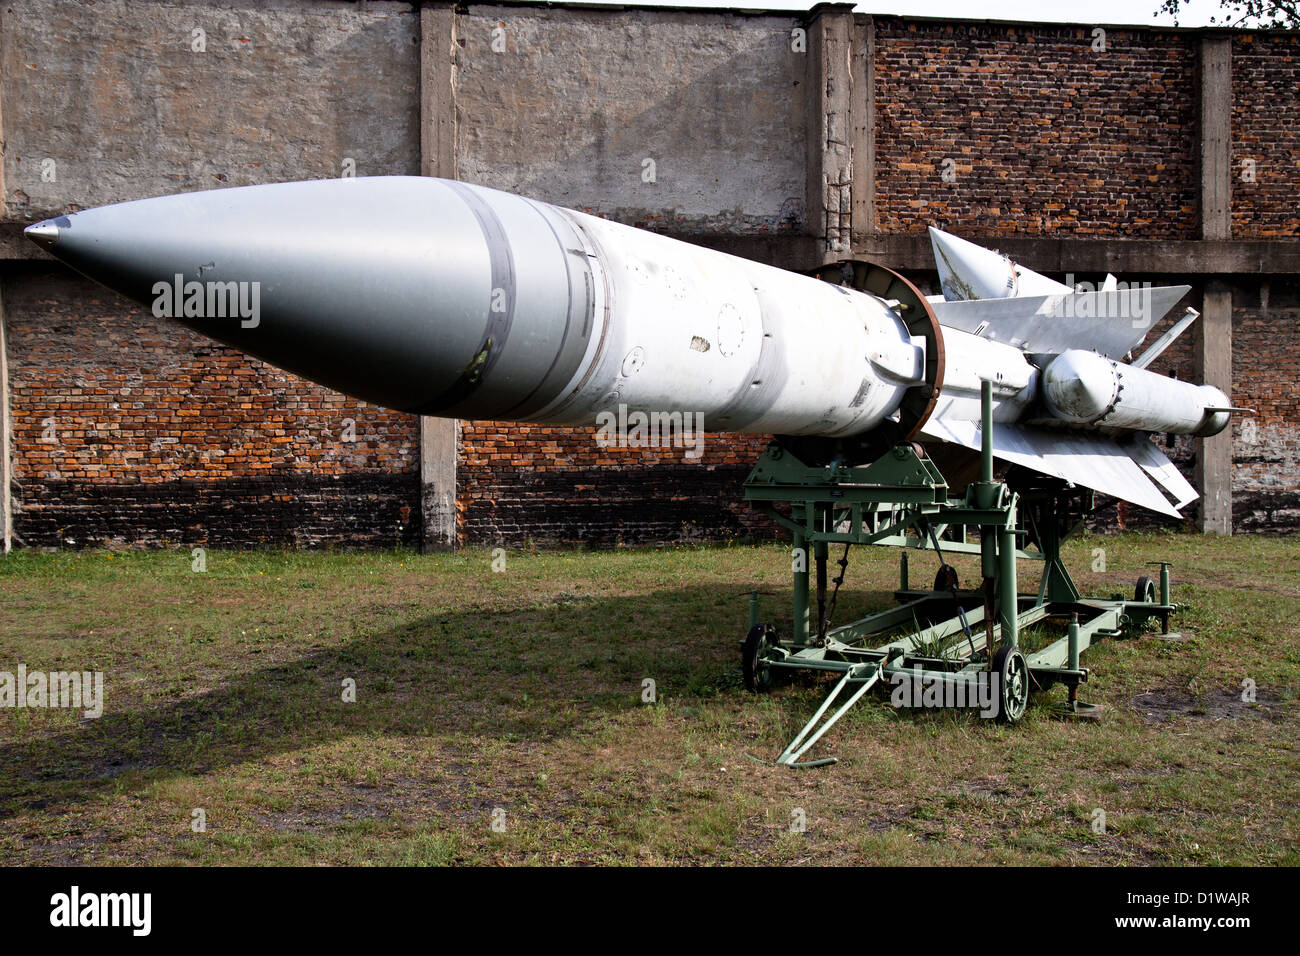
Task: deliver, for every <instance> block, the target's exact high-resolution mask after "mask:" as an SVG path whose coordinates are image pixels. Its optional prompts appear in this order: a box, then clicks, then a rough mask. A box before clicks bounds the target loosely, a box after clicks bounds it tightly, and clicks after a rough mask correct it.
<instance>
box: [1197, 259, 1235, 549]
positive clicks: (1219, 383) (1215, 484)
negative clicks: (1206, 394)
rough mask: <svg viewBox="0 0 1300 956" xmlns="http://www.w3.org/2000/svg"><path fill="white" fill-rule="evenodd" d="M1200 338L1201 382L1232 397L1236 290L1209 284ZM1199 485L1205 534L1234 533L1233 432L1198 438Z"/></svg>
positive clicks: (1211, 282) (1225, 285) (1199, 331)
mask: <svg viewBox="0 0 1300 956" xmlns="http://www.w3.org/2000/svg"><path fill="white" fill-rule="evenodd" d="M1197 325H1198V326H1199V329H1198V332H1197V335H1196V371H1197V380H1198V381H1202V382H1205V383H1206V384H1207V385H1214V386H1216V387H1217V388H1221V389H1223V393H1224V394H1225V395H1227V396H1228V398H1229V400H1231V398H1232V289H1231V288H1229V287H1228V285H1227V284H1226V283H1224V282H1221V281H1219V280H1217V279H1213V280H1211V281H1210V282H1208V283H1206V286H1205V292H1204V296H1203V302H1202V305H1201V318H1200V321H1198V322H1197ZM1197 443H1198V444H1199V445H1200V448H1199V449H1198V450H1197V455H1196V486H1197V488H1198V489H1199V490H1200V492H1201V500H1200V502H1199V504H1200V520H1199V525H1200V529H1201V531H1203V532H1204V533H1206V534H1221V535H1230V534H1232V429H1231V428H1226V429H1224V430H1223V431H1221V432H1219V434H1217V435H1215V436H1214V437H1213V438H1198V439H1197Z"/></svg>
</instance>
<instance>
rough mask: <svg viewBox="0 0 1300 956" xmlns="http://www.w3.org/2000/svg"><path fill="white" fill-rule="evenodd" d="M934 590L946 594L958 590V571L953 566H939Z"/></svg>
mask: <svg viewBox="0 0 1300 956" xmlns="http://www.w3.org/2000/svg"><path fill="white" fill-rule="evenodd" d="M934 589H935V590H936V591H943V592H945V593H946V592H948V591H955V590H957V569H956V568H954V567H953V566H952V565H951V564H941V565H939V570H938V572H937V573H936V574H935V576H934Z"/></svg>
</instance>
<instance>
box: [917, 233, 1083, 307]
mask: <svg viewBox="0 0 1300 956" xmlns="http://www.w3.org/2000/svg"><path fill="white" fill-rule="evenodd" d="M930 248H931V249H932V250H933V252H934V264H935V267H936V268H937V269H938V271H939V286H940V288H942V289H943V296H942V299H943V300H944V301H948V302H962V301H970V300H976V299H1009V298H1014V297H1016V296H1035V295H1052V294H1055V293H1067V292H1073V291H1074V290H1073V289H1071V288H1070V287H1069V286H1068V285H1064V284H1063V283H1060V282H1057V281H1056V280H1055V279H1049V278H1048V277H1047V276H1045V275H1040V274H1039V273H1037V272H1035V271H1034V270H1032V269H1026V268H1025V267H1024V266H1022V265H1020V264H1019V263H1016V262H1012V261H1011V260H1010V259H1008V258H1007V257H1006V256H1004V255H1003V254H1002V253H1000V252H995V251H994V250H992V249H986V248H984V247H983V246H981V245H977V244H976V243H973V242H971V241H970V240H969V239H961V238H959V237H957V236H954V235H952V234H951V233H947V232H944V231H943V230H942V229H936V228H934V227H933V226H931V227H930Z"/></svg>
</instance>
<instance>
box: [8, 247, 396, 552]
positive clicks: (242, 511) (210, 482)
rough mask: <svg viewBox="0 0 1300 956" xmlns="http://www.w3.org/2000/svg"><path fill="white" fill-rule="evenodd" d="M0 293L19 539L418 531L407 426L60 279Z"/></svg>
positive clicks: (254, 540) (252, 539)
mask: <svg viewBox="0 0 1300 956" xmlns="http://www.w3.org/2000/svg"><path fill="white" fill-rule="evenodd" d="M3 297H4V303H5V321H6V327H7V333H8V349H9V373H10V411H11V413H12V418H13V448H14V458H13V461H14V479H15V481H16V484H17V494H16V498H17V500H18V502H19V506H20V510H19V511H18V513H17V515H16V516H15V532H16V533H17V534H18V536H19V537H20V538H21V540H22V541H23V542H25V543H26V544H28V545H32V546H42V547H55V546H76V547H84V546H90V545H104V544H125V543H131V544H144V545H165V544H174V543H184V544H212V545H258V544H287V545H302V546H312V545H317V544H322V543H328V544H340V545H365V546H369V547H379V546H385V545H388V546H391V545H393V544H394V543H395V542H397V541H399V540H401V541H405V542H407V543H411V542H414V541H415V540H416V539H417V536H418V526H419V514H418V502H419V482H418V475H417V458H418V452H417V448H418V446H417V439H416V420H415V418H414V417H413V416H410V415H403V414H399V413H397V412H390V411H386V410H384V409H380V408H376V407H374V406H371V405H366V404H365V403H362V402H357V401H354V400H353V399H349V398H345V397H344V396H342V395H339V394H338V393H336V392H331V391H329V390H328V389H324V388H320V387H319V386H316V385H313V384H311V383H309V382H305V381H303V380H301V379H298V378H295V377H293V376H291V375H289V374H288V373H286V372H282V371H280V370H278V369H275V368H272V367H271V366H268V365H266V364H264V363H262V362H259V361H257V360H255V359H250V358H248V357H246V356H244V355H242V354H240V353H238V352H234V351H231V350H230V349H226V348H224V347H222V346H219V345H216V344H214V343H212V342H210V341H208V340H206V339H203V338H201V337H199V336H198V335H196V334H194V333H192V332H190V331H188V330H187V329H185V328H184V327H182V326H180V325H177V324H175V323H172V322H167V321H165V320H160V319H156V318H154V317H153V315H152V314H150V313H149V312H148V311H147V310H145V309H135V308H131V307H130V306H129V304H127V303H126V302H125V301H124V300H122V299H120V298H119V297H118V296H116V295H114V294H113V293H110V292H108V291H107V290H104V289H102V288H100V287H99V286H97V285H94V284H93V283H90V282H87V281H85V280H81V279H72V278H69V277H68V276H67V275H66V274H64V273H54V272H51V273H43V274H35V275H28V276H23V277H21V278H9V279H7V280H6V281H5V283H4V288H3ZM353 439H354V440H353Z"/></svg>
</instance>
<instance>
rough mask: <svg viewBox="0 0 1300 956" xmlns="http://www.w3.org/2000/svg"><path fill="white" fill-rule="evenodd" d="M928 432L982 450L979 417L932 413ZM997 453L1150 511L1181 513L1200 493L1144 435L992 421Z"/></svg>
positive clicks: (1012, 461)
mask: <svg viewBox="0 0 1300 956" xmlns="http://www.w3.org/2000/svg"><path fill="white" fill-rule="evenodd" d="M924 437H927V438H932V439H937V440H939V441H946V442H951V443H953V444H956V445H961V446H963V447H965V448H969V449H971V450H973V451H979V449H980V441H981V437H982V436H981V433H980V424H979V422H971V421H945V420H943V419H938V420H936V419H931V420H930V421H929V422H927V423H926V425H925V429H924ZM993 454H994V456H995V457H997V458H998V459H1000V460H1002V461H1005V462H1008V463H1010V464H1014V465H1021V466H1022V467H1025V468H1029V469H1031V470H1033V471H1036V472H1039V473H1040V474H1044V475H1050V476H1051V477H1054V478H1059V479H1061V480H1063V481H1068V482H1071V483H1072V484H1076V485H1082V486H1083V487H1085V488H1091V489H1092V490H1094V491H1099V492H1101V493H1102V494H1106V495H1110V496H1111V497H1114V498H1120V499H1123V500H1124V501H1130V502H1132V503H1133V504H1136V505H1141V506H1142V507H1143V508H1149V509H1150V510H1152V511H1156V512H1159V513H1160V514H1163V515H1168V516H1170V517H1172V518H1178V517H1181V515H1180V514H1179V511H1178V509H1179V508H1181V507H1182V506H1183V505H1186V504H1188V503H1189V502H1191V501H1194V500H1195V499H1196V498H1197V497H1198V496H1197V493H1196V491H1195V489H1193V488H1192V486H1191V485H1190V484H1188V483H1187V480H1186V479H1185V478H1183V476H1182V475H1181V474H1180V473H1179V472H1178V469H1177V468H1176V467H1175V466H1174V464H1173V462H1171V461H1170V460H1169V459H1168V458H1167V457H1165V455H1164V454H1163V453H1162V452H1161V451H1160V450H1159V449H1158V448H1156V447H1155V446H1154V445H1153V444H1151V441H1150V440H1149V439H1148V438H1147V437H1146V436H1145V435H1135V436H1134V437H1133V439H1132V440H1128V441H1120V440H1117V439H1115V438H1111V437H1107V436H1105V435H1101V434H1096V433H1089V432H1074V431H1057V430H1050V429H1046V428H1036V427H1034V426H1030V425H1011V424H1004V423H1001V422H995V423H994V425H993Z"/></svg>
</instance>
